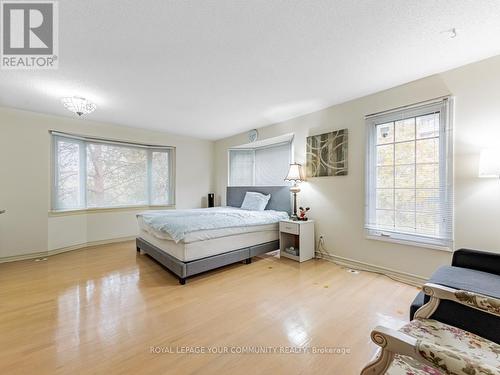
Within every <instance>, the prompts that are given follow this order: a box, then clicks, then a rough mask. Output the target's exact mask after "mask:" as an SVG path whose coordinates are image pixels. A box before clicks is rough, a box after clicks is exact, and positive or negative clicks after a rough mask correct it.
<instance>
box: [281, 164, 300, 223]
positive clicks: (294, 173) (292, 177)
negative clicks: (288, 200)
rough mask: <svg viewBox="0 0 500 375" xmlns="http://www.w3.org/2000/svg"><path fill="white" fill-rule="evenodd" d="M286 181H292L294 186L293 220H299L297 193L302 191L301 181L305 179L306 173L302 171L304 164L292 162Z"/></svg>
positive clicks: (292, 188)
mask: <svg viewBox="0 0 500 375" xmlns="http://www.w3.org/2000/svg"><path fill="white" fill-rule="evenodd" d="M285 181H292V182H293V186H292V187H291V188H290V191H291V192H292V193H293V215H292V220H297V193H298V192H299V191H300V187H299V185H298V183H299V182H302V181H304V174H303V173H302V165H300V164H298V163H292V164H290V169H289V170H288V174H287V176H286V177H285Z"/></svg>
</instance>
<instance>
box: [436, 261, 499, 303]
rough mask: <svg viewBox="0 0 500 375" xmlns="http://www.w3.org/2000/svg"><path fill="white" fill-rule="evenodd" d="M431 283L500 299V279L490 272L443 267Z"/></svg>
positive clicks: (438, 270) (437, 271)
mask: <svg viewBox="0 0 500 375" xmlns="http://www.w3.org/2000/svg"><path fill="white" fill-rule="evenodd" d="M429 282H430V283H434V284H439V285H443V286H447V287H450V288H454V289H462V290H468V291H470V292H476V293H479V294H484V295H485V296H491V297H496V298H500V278H499V276H497V275H494V274H492V273H488V272H482V271H477V270H471V269H469V268H462V267H453V266H442V267H439V268H438V269H437V270H436V272H434V274H433V275H432V276H431V278H430V279H429Z"/></svg>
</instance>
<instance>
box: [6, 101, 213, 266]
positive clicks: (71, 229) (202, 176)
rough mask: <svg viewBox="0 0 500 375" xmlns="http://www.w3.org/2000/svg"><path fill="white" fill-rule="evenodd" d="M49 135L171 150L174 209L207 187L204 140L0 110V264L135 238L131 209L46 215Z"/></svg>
mask: <svg viewBox="0 0 500 375" xmlns="http://www.w3.org/2000/svg"><path fill="white" fill-rule="evenodd" d="M49 130H58V131H63V132H71V133H76V134H81V135H90V136H95V137H103V138H110V139H118V140H124V141H131V142H140V143H150V144H164V145H169V146H175V147H176V207H178V208H188V207H200V206H201V205H202V199H203V198H204V197H205V196H206V194H207V193H208V192H209V191H211V190H212V189H213V175H214V173H213V151H214V143H213V142H211V141H204V140H198V139H194V138H189V137H181V136H175V135H171V134H166V133H161V132H154V131H147V130H141V129H134V128H128V127H123V126H117V125H111V124H103V123H96V122H92V121H82V120H78V119H70V118H65V117H57V116H49V115H43V114H37V113H32V112H26V111H18V110H13V109H7V108H0V209H2V208H4V209H7V213H6V214H4V215H0V260H1V258H4V259H5V258H6V257H16V256H22V255H25V254H30V253H38V252H44V251H47V250H54V249H59V248H64V247H68V246H74V245H79V244H82V243H87V242H95V241H102V240H109V239H113V238H122V237H129V236H134V235H135V234H136V233H137V224H136V221H135V215H134V214H135V212H136V211H134V210H126V211H116V212H102V213H92V214H78V215H67V216H57V217H50V216H49V214H48V212H49V208H50V136H49V132H48V131H49Z"/></svg>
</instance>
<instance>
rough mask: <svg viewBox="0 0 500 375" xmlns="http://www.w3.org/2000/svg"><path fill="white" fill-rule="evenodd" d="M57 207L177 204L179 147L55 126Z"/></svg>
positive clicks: (54, 190)
mask: <svg viewBox="0 0 500 375" xmlns="http://www.w3.org/2000/svg"><path fill="white" fill-rule="evenodd" d="M52 140H53V158H52V160H53V187H52V209H53V210H55V211H62V210H79V209H80V210H81V209H89V208H92V209H93V208H109V207H129V206H132V207H133V206H164V205H172V204H174V173H173V168H174V148H172V147H163V146H147V145H141V144H132V143H124V142H117V141H107V140H102V139H94V138H86V137H80V136H73V135H69V134H63V133H57V132H52Z"/></svg>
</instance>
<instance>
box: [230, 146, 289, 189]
mask: <svg viewBox="0 0 500 375" xmlns="http://www.w3.org/2000/svg"><path fill="white" fill-rule="evenodd" d="M290 156H291V142H282V143H277V144H272V145H268V146H263V147H258V148H254V149H231V150H229V181H228V182H229V186H280V185H286V182H285V180H284V179H285V177H286V174H287V172H288V167H289V165H290Z"/></svg>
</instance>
